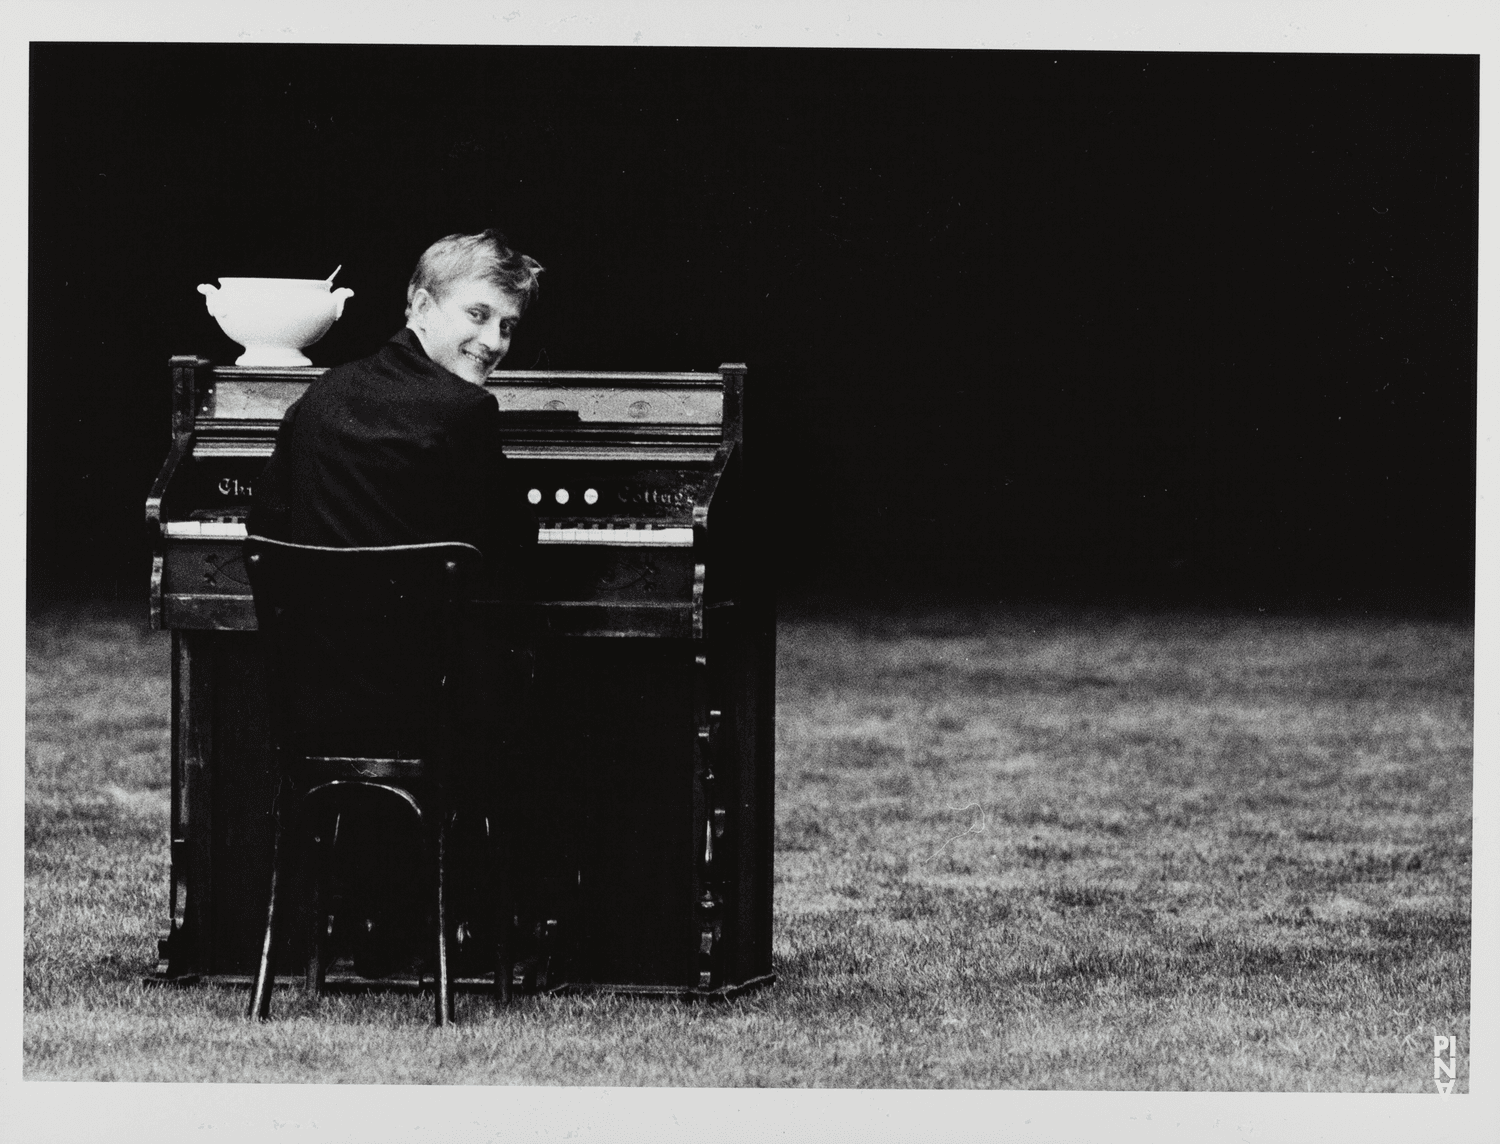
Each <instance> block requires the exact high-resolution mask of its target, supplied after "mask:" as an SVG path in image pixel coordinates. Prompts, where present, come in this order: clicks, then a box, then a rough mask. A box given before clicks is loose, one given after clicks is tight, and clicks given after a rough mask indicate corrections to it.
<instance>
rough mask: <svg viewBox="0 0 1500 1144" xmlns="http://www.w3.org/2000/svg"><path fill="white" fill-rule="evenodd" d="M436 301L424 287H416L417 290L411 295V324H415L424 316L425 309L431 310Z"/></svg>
mask: <svg viewBox="0 0 1500 1144" xmlns="http://www.w3.org/2000/svg"><path fill="white" fill-rule="evenodd" d="M436 302H437V299H435V298H434V297H433V296H432V295H431V294H429V293H428V292H427V289H426V287H418V288H417V292H416V293H415V294H413V295H412V296H411V322H412V324H413V325H415V324H416V323H417V322H418V321H419V320H421V319H422V318H424V317H425V316H426V315H427V311H429V310H431V309H432V307H433V306H434V305H435V304H436Z"/></svg>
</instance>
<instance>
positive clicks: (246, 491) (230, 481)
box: [219, 477, 254, 497]
mask: <svg viewBox="0 0 1500 1144" xmlns="http://www.w3.org/2000/svg"><path fill="white" fill-rule="evenodd" d="M219 495H220V496H221V497H248V496H253V495H254V494H253V493H251V491H250V482H249V481H242V480H240V479H239V477H221V478H219Z"/></svg>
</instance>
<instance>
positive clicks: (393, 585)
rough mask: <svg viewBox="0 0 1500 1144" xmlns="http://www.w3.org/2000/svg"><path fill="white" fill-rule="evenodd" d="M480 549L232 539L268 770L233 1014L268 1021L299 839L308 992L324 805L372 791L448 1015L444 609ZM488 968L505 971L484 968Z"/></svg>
mask: <svg viewBox="0 0 1500 1144" xmlns="http://www.w3.org/2000/svg"><path fill="white" fill-rule="evenodd" d="M480 559H481V557H480V553H479V550H478V549H477V548H474V547H472V546H471V545H468V544H458V543H443V544H412V545H399V546H394V547H382V548H319V547H313V546H309V545H301V544H288V543H285V542H282V541H276V540H269V539H267V538H265V537H259V536H252V537H250V538H248V539H247V540H246V542H245V565H246V569H247V570H248V572H249V574H250V582H251V586H252V588H253V590H254V593H255V610H256V616H257V619H258V622H259V625H260V628H261V630H262V632H264V633H265V636H264V637H263V638H264V639H266V641H267V651H268V653H269V655H268V662H269V669H270V670H269V683H270V689H271V693H272V694H271V728H272V737H273V742H274V744H275V750H276V755H277V763H278V770H279V781H278V784H277V791H276V799H275V804H274V808H273V818H274V823H273V835H272V837H273V843H272V860H271V879H270V891H269V893H268V895H267V904H266V927H265V934H264V937H263V939H262V942H261V949H260V960H259V965H258V967H257V969H256V973H255V984H254V988H253V990H252V992H251V997H250V1006H249V1012H248V1013H247V1016H249V1017H251V1018H257V1017H258V1018H259V1019H261V1020H267V1019H269V1018H270V1015H271V988H272V984H273V982H274V981H275V971H274V964H273V963H274V961H275V959H276V951H277V942H278V936H279V935H278V932H277V931H278V926H279V924H280V915H281V914H282V913H283V912H284V909H285V906H286V903H284V902H283V901H282V900H281V899H282V898H283V897H286V896H287V893H286V891H287V887H288V885H289V883H290V881H291V874H292V872H293V869H294V866H295V863H294V855H296V854H297V853H298V852H299V851H304V850H305V852H306V854H307V857H308V861H307V862H306V863H305V864H306V865H308V866H310V867H311V870H310V872H305V873H306V876H305V877H304V878H303V879H302V884H303V885H304V886H307V887H308V889H307V892H306V895H305V896H306V898H308V899H311V901H310V902H309V901H306V900H304V902H303V903H302V906H303V912H304V914H305V915H306V916H308V917H309V918H310V921H311V925H310V926H309V927H308V929H307V931H306V964H305V967H304V971H305V980H306V985H307V988H308V990H309V991H311V992H313V993H315V994H316V993H320V992H321V991H322V990H323V988H324V984H325V979H326V975H327V970H328V965H327V962H328V960H329V958H328V955H327V941H328V935H329V930H330V928H331V924H330V917H329V915H328V902H327V899H326V896H325V881H326V878H325V874H326V867H327V866H328V864H329V858H330V857H331V850H332V838H333V836H334V835H335V833H336V828H335V829H332V830H331V829H328V828H327V824H328V822H329V821H330V819H331V815H332V814H333V813H335V812H336V813H338V814H341V815H342V814H348V813H351V812H353V811H354V810H356V809H357V805H358V804H360V803H364V804H366V805H368V803H369V801H370V799H371V798H372V797H381V798H385V799H388V800H393V801H394V805H396V806H398V807H402V808H404V811H405V813H404V814H403V817H409V819H410V820H411V822H412V824H413V825H414V826H415V827H416V828H417V831H418V835H419V837H421V838H422V840H423V850H424V865H425V867H426V869H425V872H424V873H423V874H422V877H423V879H424V880H426V881H427V883H428V885H429V886H430V887H431V892H432V898H431V915H430V916H431V918H432V924H433V931H432V933H431V958H432V973H433V987H434V988H433V991H434V994H435V996H436V1001H435V1004H436V1020H437V1023H438V1024H439V1025H446V1024H448V1023H449V1021H451V1020H452V1016H453V1002H452V999H453V981H452V978H451V976H450V974H449V965H448V961H449V958H448V947H449V940H450V935H449V933H448V917H447V906H448V903H446V902H445V898H444V895H445V892H446V888H445V878H446V877H447V871H446V869H445V860H446V858H447V855H446V853H445V851H446V849H447V846H448V835H447V831H448V819H449V813H450V807H449V782H450V778H451V776H452V773H453V772H452V767H453V762H454V758H455V753H456V750H457V733H456V727H455V717H454V716H455V712H454V708H455V698H454V689H455V688H454V683H455V671H456V669H457V665H458V663H459V661H460V658H461V657H460V655H459V650H458V648H459V619H460V613H461V610H462V606H463V604H464V601H465V599H466V597H467V588H468V585H469V583H470V581H471V579H472V576H473V573H474V570H475V569H476V568H477V566H478V565H479V563H480ZM356 792H359V793H358V796H357V797H353V798H351V796H354V795H356ZM334 821H337V820H334ZM319 823H321V824H322V826H321V828H319V826H318V824H319ZM503 956H504V955H503V954H502V958H503ZM502 971H503V972H506V973H507V975H508V972H509V967H508V966H503V965H501V966H497V975H498V973H499V972H502Z"/></svg>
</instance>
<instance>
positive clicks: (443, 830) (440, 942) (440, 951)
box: [432, 811, 453, 1026]
mask: <svg viewBox="0 0 1500 1144" xmlns="http://www.w3.org/2000/svg"><path fill="white" fill-rule="evenodd" d="M433 817H434V818H435V819H436V820H437V825H436V831H437V838H436V840H435V841H436V844H437V845H436V847H435V849H436V858H437V862H436V874H437V887H436V888H437V911H436V912H437V964H436V967H435V969H434V971H433V982H432V991H433V993H434V994H436V1007H437V1008H436V1014H435V1015H436V1018H437V1023H438V1025H439V1026H443V1025H447V1024H449V1023H450V1022H451V1021H452V1020H453V992H452V989H453V983H452V980H451V979H450V978H449V976H448V914H447V903H446V902H445V901H444V900H443V897H444V895H443V890H444V884H443V883H444V874H445V873H446V871H445V869H444V860H445V857H446V855H445V853H444V851H445V850H446V848H447V841H448V825H447V817H448V816H447V815H446V814H445V813H443V812H441V811H439V812H438V813H437V814H435V815H433Z"/></svg>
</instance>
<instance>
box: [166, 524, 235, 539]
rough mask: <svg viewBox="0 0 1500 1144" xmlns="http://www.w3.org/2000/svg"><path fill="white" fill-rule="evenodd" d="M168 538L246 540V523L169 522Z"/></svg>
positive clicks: (167, 528)
mask: <svg viewBox="0 0 1500 1144" xmlns="http://www.w3.org/2000/svg"><path fill="white" fill-rule="evenodd" d="M166 530H167V535H168V536H215V537H218V538H220V539H225V540H244V539H245V537H246V535H248V534H247V533H246V532H245V522H244V521H241V520H169V521H167V526H166Z"/></svg>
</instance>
